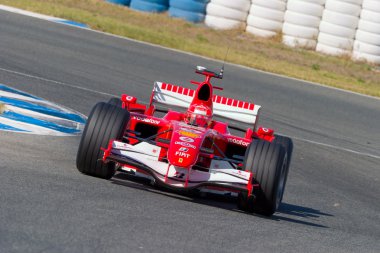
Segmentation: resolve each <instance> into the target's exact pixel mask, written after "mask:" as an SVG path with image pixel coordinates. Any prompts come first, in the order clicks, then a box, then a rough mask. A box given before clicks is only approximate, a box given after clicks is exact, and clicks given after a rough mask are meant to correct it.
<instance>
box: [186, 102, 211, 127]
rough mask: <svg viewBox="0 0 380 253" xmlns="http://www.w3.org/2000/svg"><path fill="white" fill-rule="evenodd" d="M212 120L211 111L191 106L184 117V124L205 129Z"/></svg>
mask: <svg viewBox="0 0 380 253" xmlns="http://www.w3.org/2000/svg"><path fill="white" fill-rule="evenodd" d="M211 120H212V111H211V109H210V108H209V107H207V106H204V105H192V106H190V108H189V110H188V111H187V112H186V115H185V122H186V123H187V124H189V125H193V126H200V127H207V126H208V125H209V124H210V123H211Z"/></svg>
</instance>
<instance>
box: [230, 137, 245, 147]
mask: <svg viewBox="0 0 380 253" xmlns="http://www.w3.org/2000/svg"><path fill="white" fill-rule="evenodd" d="M228 142H230V143H233V144H237V145H240V146H244V147H247V146H248V145H249V142H246V141H243V140H238V139H228Z"/></svg>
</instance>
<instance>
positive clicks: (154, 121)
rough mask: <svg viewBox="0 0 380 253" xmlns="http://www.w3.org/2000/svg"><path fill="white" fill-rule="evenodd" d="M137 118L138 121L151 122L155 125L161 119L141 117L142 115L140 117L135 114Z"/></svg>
mask: <svg viewBox="0 0 380 253" xmlns="http://www.w3.org/2000/svg"><path fill="white" fill-rule="evenodd" d="M133 118H134V119H135V120H138V121H144V122H146V123H151V124H155V125H158V124H160V121H159V120H154V119H149V118H141V117H138V116H134V117H133Z"/></svg>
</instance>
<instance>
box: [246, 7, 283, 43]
mask: <svg viewBox="0 0 380 253" xmlns="http://www.w3.org/2000/svg"><path fill="white" fill-rule="evenodd" d="M285 10H286V2H285V0H252V4H251V7H250V10H249V15H248V19H247V27H246V31H247V32H249V33H252V34H254V35H256V36H260V37H273V36H276V35H277V34H279V32H281V30H282V24H283V21H284V15H285Z"/></svg>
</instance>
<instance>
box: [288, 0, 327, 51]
mask: <svg viewBox="0 0 380 253" xmlns="http://www.w3.org/2000/svg"><path fill="white" fill-rule="evenodd" d="M324 3H325V0H288V4H287V6H286V8H287V9H286V13H285V16H284V25H283V27H282V34H283V38H282V41H283V43H284V44H286V45H288V46H291V47H298V46H300V47H304V48H310V49H314V48H315V46H316V45H317V38H318V34H319V23H320V21H321V17H322V13H323V9H324V7H323V5H324Z"/></svg>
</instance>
